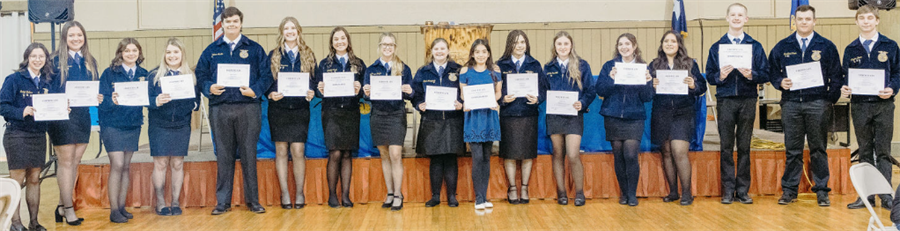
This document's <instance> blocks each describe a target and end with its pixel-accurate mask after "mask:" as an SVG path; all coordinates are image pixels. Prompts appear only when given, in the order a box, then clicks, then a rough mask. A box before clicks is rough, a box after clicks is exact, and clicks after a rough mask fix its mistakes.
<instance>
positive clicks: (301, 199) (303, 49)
mask: <svg viewBox="0 0 900 231" xmlns="http://www.w3.org/2000/svg"><path fill="white" fill-rule="evenodd" d="M278 31H279V32H280V34H279V35H278V39H277V40H276V41H277V44H278V46H276V47H275V49H272V51H270V52H269V59H270V60H271V61H270V62H271V65H272V66H271V67H270V68H271V70H272V78H273V80H274V83H273V84H272V86H271V87H269V89H268V90H266V96H267V97H266V98H268V99H269V109H268V110H269V111H268V119H269V131H270V132H271V136H272V141H273V142H275V172H276V173H277V175H278V185H279V186H280V187H281V208H283V209H292V208H297V209H301V208H303V207H305V206H306V197H305V195H304V191H303V185H304V182H305V181H306V155H305V149H306V137H307V134H308V131H309V101H310V100H312V98H313V96H314V95H315V93H314V92H313V90H312V89H309V87H308V86H312V84H313V80H312V78H310V77H311V75H310V73H313V72H315V70H316V56H315V54H313V52H312V49H310V48H309V46H307V45H306V42H305V41H303V37H301V35H302V32H303V28H301V27H300V23H299V22H298V21H297V19H296V18H294V17H285V18H284V19H282V20H281V24H279V26H278ZM289 73H291V74H304V73H305V74H306V75H305V76H306V81H305V83H306V85H307V88H306V89H302V87H297V88H301V89H280V88H279V84H281V86H291V84H288V85H285V83H284V82H286V81H288V80H285V79H282V80H281V81H282V82H279V79H278V77H279V75H282V76H286V74H289ZM298 82H303V78H300V80H299V81H298ZM299 85H301V86H302V85H304V84H303V83H300V84H299ZM289 90H296V91H298V93H300V92H302V93H305V94H303V95H302V96H301V95H290V96H288V95H287V94H285V93H286V92H288V91H289ZM288 150H290V153H291V157H292V159H293V162H292V166H291V168H288ZM289 172H292V174H293V175H294V191H295V192H296V193H297V194H296V196H295V197H294V199H293V200H291V193H290V190H288V187H289V185H288V173H289Z"/></svg>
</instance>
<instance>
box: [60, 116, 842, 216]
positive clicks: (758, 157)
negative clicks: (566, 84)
mask: <svg viewBox="0 0 900 231" xmlns="http://www.w3.org/2000/svg"><path fill="white" fill-rule="evenodd" d="M754 135H755V136H757V137H760V138H762V139H766V140H771V141H775V142H781V141H782V140H781V135H780V133H773V132H768V131H762V130H757V131H754ZM706 136H707V137H706V139H704V150H706V151H698V152H691V153H690V158H691V164H692V165H691V167H692V169H693V170H692V182H693V184H692V185H693V192H694V195H695V196H698V197H703V196H720V195H721V193H722V192H721V186H720V185H721V184H720V182H721V181H720V174H719V172H720V169H719V152H718V149H719V146H718V136H717V135H716V134H714V133H713V134H710V133H707V135H706ZM205 143H206V144H205V145H204V146H205V147H204V149H203V150H204V151H202V152H196V151H191V152H190V153H189V155H188V156H187V157H186V158H185V164H184V169H185V179H184V187H183V189H182V190H183V191H182V195H181V198H180V200H181V205H182V206H186V207H202V206H213V205H215V203H216V199H215V183H216V161H215V156H214V155H213V154H212V151H211V150H212V149H211V147H209V146H207V145H208V142H205ZM410 146H411V145H410ZM191 150H196V144H193V145H192V148H191ZM407 151H411V150H409V148H407ZM807 152H808V150H807ZM639 159H640V165H641V178H640V181H639V184H638V189H637V195H638V197H663V196H665V195H667V194H668V192H669V189H668V186H667V184H666V182H665V176H664V173H663V170H662V167H661V156H660V154H659V153H657V152H645V153H642V154H640V157H639ZM750 159H751V174H752V177H753V182H752V185H751V187H750V193H751V194H753V195H780V193H781V176H782V174H783V172H784V162H785V159H784V151H777V150H764V149H755V150H752V152H751V154H750ZM804 159H805V161H804V163H808V160H809V156H808V153H806V154H805V156H804ZM459 160H460V161H459V187H458V190H457V193H458V198H459V199H460V200H462V201H471V200H474V198H475V197H474V192H473V190H472V178H471V167H472V161H471V158H469V157H466V156H461V157H460V158H459ZM582 160H583V162H584V167H585V173H586V176H585V188H584V193H585V196H586V197H588V198H614V197H618V196H619V190H618V183H617V181H616V179H615V171H614V167H613V156H612V154H611V153H603V152H591V153H584V155H583V156H582ZM326 163H327V160H326V159H308V160H307V165H306V178H307V181H306V183H305V184H306V186H305V191H306V192H305V193H306V202H307V203H308V204H311V205H315V204H324V203H325V202H327V199H328V187H327V183H326V182H327V181H326V171H325V167H326ZM828 164H829V166H830V169H831V177H830V179H829V183H828V186H829V187H831V188H832V191H831V193H832V194H839V195H843V194H850V193H855V191H854V189H853V186H852V184H851V182H850V178H849V174H848V170H849V168H850V165H851V163H850V149H848V148H844V147H840V146H831V147H829V149H828ZM403 165H404V181H403V190H404V191H403V195H404V196H405V197H406V201H407V202H425V201H427V200H428V199H430V198H431V190H430V186H429V181H430V179H429V177H428V165H429V159H428V158H415V157H410V158H404V159H403ZM805 170H806V171H809V168H808V166H807V167H806V168H805ZM152 171H153V162H152V158H151V157H150V155H149V151H148V150H146V148H145V147H142V148H141V151H139V152H137V153H135V155H134V159H133V161H132V165H131V192H130V194H129V198H128V200H127V203H128V206H131V207H141V206H153V205H154V204H155V202H154V200H155V196H154V192H153V186H152V184H151V181H150V175H151V172H152ZM78 172H79V176H78V182H77V184H76V187H75V202H76V203H75V205H76V207H78V208H91V207H94V208H96V207H103V208H105V207H108V206H109V203H108V199H107V192H106V188H107V186H106V180H107V177H108V174H109V159H108V158H107V157H105V156H104V157H101V158H98V159H94V160H89V161H84V162H82V164H81V165H80V166H79V167H78ZM241 174H242V172H241V170H240V162H237V164H236V171H235V181H234V185H235V187H234V193H233V199H232V204H237V205H239V204H243V190H242V188H241V185H242V184H243V182H242V178H241ZM257 174H258V176H259V182H258V183H259V197H260V198H259V201H260V203H262V204H263V205H278V204H280V203H281V202H280V189H279V185H278V179H277V176H276V174H275V161H274V160H273V159H260V160H259V161H258V163H257ZM289 176H291V179H290V182H289V184H290V185H293V177H292V175H291V174H289ZM806 179H807V175H804V176H803V180H801V184H800V192H809V189H810V183H809V181H808V180H806ZM567 181H568V183H567V184H568V185H569V187H568V188H569V190H568V194H569V196H570V197H574V193H575V192H574V190H573V185H572V182H571V179H570V178H567ZM383 182H384V181H383V174H382V171H381V159H379V158H377V157H374V158H356V159H354V160H353V182H352V184H351V185H352V186H351V190H352V191H351V193H350V197H351V200H353V201H354V202H356V203H366V202H376V203H380V201H383V199H384V195H385V194H386V189H385V187H384V183H383ZM555 185H556V183H555V181H554V179H553V175H552V168H551V158H550V156H549V155H539V156H538V158H537V159H536V160H535V164H534V169H533V171H532V177H531V182H530V183H529V192H530V196H531V198H533V199H541V198H556V187H555ZM291 188H292V187H291ZM167 190H168V189H167ZM506 190H507V180H506V176H505V173H504V169H503V166H502V160H501V159H500V158H499V157H497V156H496V153H495V156H493V157H492V158H491V178H490V186H489V187H488V198H489V199H494V200H498V199H504V198H506ZM291 193H292V194H293V193H294V192H293V189H291ZM167 200H171V198H167Z"/></svg>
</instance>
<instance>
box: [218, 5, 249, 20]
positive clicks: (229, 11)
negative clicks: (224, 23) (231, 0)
mask: <svg viewBox="0 0 900 231" xmlns="http://www.w3.org/2000/svg"><path fill="white" fill-rule="evenodd" d="M235 15H237V16H238V17H239V18H241V23H243V22H244V13H241V10H238V8H237V7H233V6H229V7H228V8H225V10H224V11H222V20H225V19H226V18H230V17H231V16H235Z"/></svg>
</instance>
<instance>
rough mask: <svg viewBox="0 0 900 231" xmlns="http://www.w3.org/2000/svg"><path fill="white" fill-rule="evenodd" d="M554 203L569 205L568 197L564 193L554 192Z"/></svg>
mask: <svg viewBox="0 0 900 231" xmlns="http://www.w3.org/2000/svg"><path fill="white" fill-rule="evenodd" d="M556 203H557V204H559V205H568V204H569V196H567V195H566V192H556Z"/></svg>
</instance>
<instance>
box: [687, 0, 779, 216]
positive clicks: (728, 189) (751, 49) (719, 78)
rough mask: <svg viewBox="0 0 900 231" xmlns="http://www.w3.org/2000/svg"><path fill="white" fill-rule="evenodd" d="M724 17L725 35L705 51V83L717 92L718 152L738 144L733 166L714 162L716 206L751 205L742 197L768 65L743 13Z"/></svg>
mask: <svg viewBox="0 0 900 231" xmlns="http://www.w3.org/2000/svg"><path fill="white" fill-rule="evenodd" d="M726 13H727V14H726V16H725V17H726V21H728V33H726V34H725V35H723V36H722V38H720V39H719V41H718V42H716V43H715V44H713V45H712V47H710V48H709V56H708V58H707V61H706V73H707V74H706V80H707V81H708V82H709V84H710V85H714V86H716V113H718V114H717V115H718V117H717V118H716V119H717V120H718V121H717V125H718V130H719V139H720V140H721V141H722V145H721V149H720V150H719V151H720V153H734V147H735V144H737V163H735V158H734V157H733V156H732V155H720V158H719V159H720V160H719V163H720V169H721V179H722V200H721V203H722V204H731V203H732V202H733V201H734V200H735V199H737V200H738V201H739V202H741V203H743V204H752V203H753V199H752V198H750V195H748V194H747V192H748V191H749V190H750V182H751V180H752V178H751V177H750V138H751V137H752V135H753V122H754V121H755V120H756V100H757V97H758V90H757V86H758V85H759V84H764V83H766V82H768V81H769V79H768V74H769V73H768V65H769V63H768V61H767V59H766V51H765V48H763V45H762V44H761V43H759V41H756V40H755V39H753V37H751V36H750V35H749V34H747V33H745V32H744V24H745V23H747V21H748V20H749V18H748V17H747V7H746V6H744V5H743V4H740V3H734V4H731V5H730V6H728V10H727V11H726ZM720 57H721V58H723V59H724V60H720ZM748 62H749V66H747V64H748ZM698 122H699V121H698ZM735 131H736V132H735ZM735 164H736V165H735Z"/></svg>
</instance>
